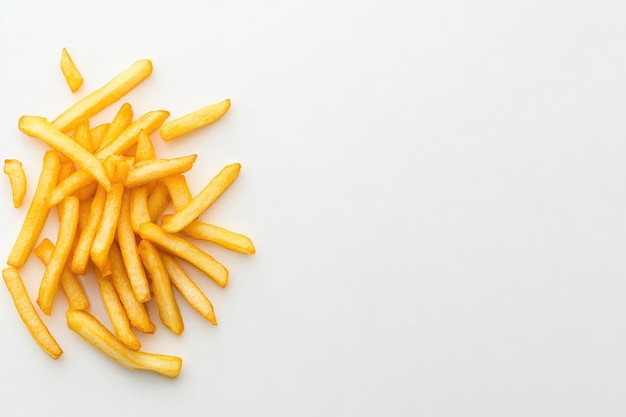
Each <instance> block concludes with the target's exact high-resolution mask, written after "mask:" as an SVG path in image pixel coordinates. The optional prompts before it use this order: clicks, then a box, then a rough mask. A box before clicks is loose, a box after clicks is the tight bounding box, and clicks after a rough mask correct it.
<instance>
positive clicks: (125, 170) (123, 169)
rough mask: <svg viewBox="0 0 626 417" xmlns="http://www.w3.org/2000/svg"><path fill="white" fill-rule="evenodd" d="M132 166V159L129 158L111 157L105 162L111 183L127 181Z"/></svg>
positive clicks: (105, 168)
mask: <svg viewBox="0 0 626 417" xmlns="http://www.w3.org/2000/svg"><path fill="white" fill-rule="evenodd" d="M132 165H133V160H132V158H131V157H127V156H120V155H111V156H109V157H107V159H105V160H104V170H105V171H106V173H107V175H108V177H109V178H110V179H111V182H124V181H126V178H127V177H128V174H129V173H130V169H131V166H132Z"/></svg>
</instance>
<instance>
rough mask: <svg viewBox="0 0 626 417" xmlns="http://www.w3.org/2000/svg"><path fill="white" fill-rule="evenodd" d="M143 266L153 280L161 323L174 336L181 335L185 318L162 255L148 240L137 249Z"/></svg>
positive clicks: (143, 241)
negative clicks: (181, 313)
mask: <svg viewBox="0 0 626 417" xmlns="http://www.w3.org/2000/svg"><path fill="white" fill-rule="evenodd" d="M137 249H138V250H139V256H141V260H142V262H143V265H144V266H145V268H146V271H148V275H149V276H150V278H151V279H152V291H153V292H154V299H155V300H156V303H157V308H158V310H159V317H160V318H161V322H162V323H163V324H164V325H165V326H166V327H167V328H168V329H170V330H171V331H172V333H174V334H177V335H178V334H181V333H182V332H183V329H184V325H183V318H182V317H181V315H180V310H179V309H178V304H177V303H176V299H175V298H174V292H173V291H172V283H171V282H170V277H169V275H168V274H167V270H166V269H165V265H163V260H162V259H161V254H160V253H159V252H158V251H157V250H156V248H155V247H154V246H152V243H150V242H149V241H147V240H142V241H141V242H139V246H138V247H137Z"/></svg>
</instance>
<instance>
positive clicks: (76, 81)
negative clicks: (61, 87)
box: [61, 48, 83, 93]
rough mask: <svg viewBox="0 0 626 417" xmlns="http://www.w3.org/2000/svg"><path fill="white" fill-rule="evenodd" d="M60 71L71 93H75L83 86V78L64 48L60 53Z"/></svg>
mask: <svg viewBox="0 0 626 417" xmlns="http://www.w3.org/2000/svg"><path fill="white" fill-rule="evenodd" d="M61 71H62V72H63V76H64V77H65V81H67V85H68V86H69V87H70V90H72V93H75V92H76V91H77V90H78V89H79V88H80V86H81V85H83V76H82V75H80V71H78V68H76V65H75V64H74V61H73V60H72V58H71V57H70V54H68V53H67V49H65V48H63V51H62V52H61Z"/></svg>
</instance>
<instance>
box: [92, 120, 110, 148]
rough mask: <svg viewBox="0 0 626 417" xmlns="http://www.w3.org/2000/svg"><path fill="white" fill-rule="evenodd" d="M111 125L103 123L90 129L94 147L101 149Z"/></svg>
mask: <svg viewBox="0 0 626 417" xmlns="http://www.w3.org/2000/svg"><path fill="white" fill-rule="evenodd" d="M109 127H111V125H110V124H109V123H102V124H101V125H98V126H96V127H94V128H92V129H91V130H90V131H89V134H90V135H91V142H92V143H93V147H94V149H100V145H101V144H102V140H103V139H104V137H105V136H106V134H107V132H108V131H109Z"/></svg>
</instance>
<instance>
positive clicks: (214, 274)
mask: <svg viewBox="0 0 626 417" xmlns="http://www.w3.org/2000/svg"><path fill="white" fill-rule="evenodd" d="M139 235H140V236H141V238H142V239H144V240H149V241H150V242H152V243H154V244H156V245H158V246H159V247H161V248H162V249H163V250H165V251H166V252H169V253H171V254H173V255H176V256H178V257H179V258H182V259H184V260H186V261H187V262H189V263H191V264H192V265H194V266H195V267H196V268H198V269H199V270H201V271H202V272H204V273H205V274H206V275H207V276H208V277H209V278H211V279H212V280H213V281H215V283H216V284H217V285H219V286H220V287H225V286H226V284H227V283H228V270H227V269H226V268H225V267H224V265H222V264H221V263H219V262H218V261H216V260H215V259H214V258H213V257H212V256H211V255H209V254H208V253H206V252H204V251H202V250H201V249H200V248H198V247H197V246H195V245H194V244H192V243H189V242H187V241H186V240H185V239H183V238H181V237H178V236H175V235H172V234H169V233H165V232H164V231H163V229H161V228H160V227H159V226H157V225H156V224H154V223H143V224H142V225H141V226H140V227H139Z"/></svg>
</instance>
